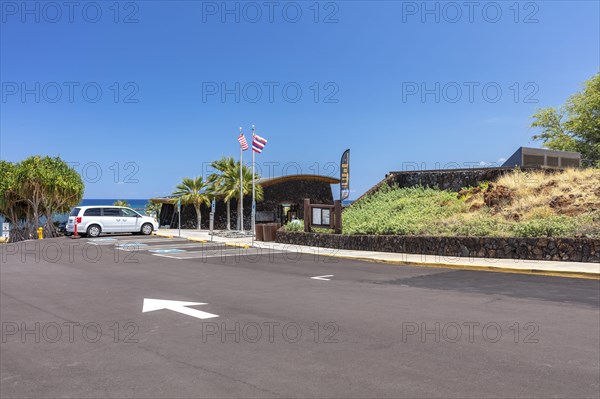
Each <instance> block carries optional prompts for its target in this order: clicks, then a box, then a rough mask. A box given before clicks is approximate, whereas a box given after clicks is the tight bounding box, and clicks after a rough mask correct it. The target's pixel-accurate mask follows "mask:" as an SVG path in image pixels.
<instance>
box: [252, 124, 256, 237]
mask: <svg viewBox="0 0 600 399" xmlns="http://www.w3.org/2000/svg"><path fill="white" fill-rule="evenodd" d="M252 141H253V142H254V125H252ZM255 153H256V152H255V151H254V149H252V239H253V240H254V234H256V198H255V195H256V193H255V190H254V180H255V175H254V166H255V162H254V160H255V157H254V155H255Z"/></svg>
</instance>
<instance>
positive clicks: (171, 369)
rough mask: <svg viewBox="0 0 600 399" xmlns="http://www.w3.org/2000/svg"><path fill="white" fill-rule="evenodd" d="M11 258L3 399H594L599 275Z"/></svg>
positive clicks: (220, 248)
mask: <svg viewBox="0 0 600 399" xmlns="http://www.w3.org/2000/svg"><path fill="white" fill-rule="evenodd" d="M290 249H292V248H290ZM0 261H1V265H0V321H1V322H2V341H1V343H0V355H1V356H0V396H1V397H2V398H12V397H28V398H30V397H35V398H42V397H44V398H46V397H80V398H83V397H86V398H91V397H94V398H97V397H156V398H158V397H161V398H163V397H169V398H175V397H177V398H183V397H211V398H214V397H222V398H225V397H227V398H230V397H236V398H239V397H251V398H256V397H260V398H263V397H303V398H306V397H315V398H316V397H318V398H324V397H357V398H358V397H361V398H363V397H370V398H380V397H403V398H404V397H420V398H423V397H471V398H480V397H486V398H498V397H528V398H532V397H535V398H548V397H599V396H600V281H598V280H585V279H570V278H559V277H546V276H532V275H531V276H530V275H517V274H507V273H492V272H476V271H464V270H449V269H438V268H423V267H410V266H394V265H386V264H377V263H368V262H361V261H352V260H343V259H339V258H332V257H328V256H320V255H318V254H315V253H302V254H300V253H296V252H294V251H291V250H290V251H270V250H266V249H257V248H240V247H233V246H227V245H224V244H217V243H198V242H191V241H187V240H183V239H178V238H173V239H167V238H161V237H154V236H151V237H136V236H107V237H101V238H99V239H80V240H72V239H67V238H61V239H51V240H44V241H43V242H28V243H21V244H19V245H4V246H0Z"/></svg>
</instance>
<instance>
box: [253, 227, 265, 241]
mask: <svg viewBox="0 0 600 399" xmlns="http://www.w3.org/2000/svg"><path fill="white" fill-rule="evenodd" d="M264 226H265V225H264V224H257V225H256V226H255V228H256V231H255V232H254V234H255V235H256V237H255V239H256V241H264V237H265V235H264V231H265V230H264Z"/></svg>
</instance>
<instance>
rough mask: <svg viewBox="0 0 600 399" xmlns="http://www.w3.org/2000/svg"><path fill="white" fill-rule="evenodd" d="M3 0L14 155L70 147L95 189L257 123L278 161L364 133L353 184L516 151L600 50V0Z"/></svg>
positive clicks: (4, 121)
mask: <svg viewBox="0 0 600 399" xmlns="http://www.w3.org/2000/svg"><path fill="white" fill-rule="evenodd" d="M0 3H1V9H0V11H1V25H0V28H1V32H0V47H1V49H0V56H1V60H0V80H1V82H2V93H1V99H0V106H1V111H0V157H1V158H2V159H6V160H9V161H18V160H21V159H23V158H25V157H27V156H29V155H32V154H44V155H46V154H48V155H53V156H54V155H60V156H61V157H62V158H63V159H65V160H67V161H69V162H72V163H73V165H74V167H75V168H76V169H77V170H78V171H79V172H81V173H83V174H84V179H85V180H86V183H87V184H86V193H85V197H87V198H147V197H151V196H159V195H164V194H168V193H170V192H171V191H172V190H173V188H174V186H175V185H176V184H177V182H178V181H179V180H180V179H181V178H182V177H184V176H192V175H199V174H202V173H203V165H205V164H206V163H208V162H210V161H211V160H213V159H216V158H219V157H220V156H222V155H231V156H236V157H238V156H239V147H238V145H237V141H236V138H237V134H238V128H239V127H240V126H242V127H243V128H244V132H245V133H246V134H247V135H248V134H249V133H250V130H251V125H252V124H255V125H256V126H257V132H258V133H259V134H261V135H262V136H263V137H265V138H267V139H268V140H269V143H268V145H267V147H266V149H265V151H264V153H263V154H261V155H260V156H258V159H257V162H259V164H260V165H261V166H262V172H263V173H262V174H263V175H265V176H268V175H271V174H274V175H280V174H283V173H297V172H299V171H302V172H304V173H316V172H318V173H320V174H335V175H338V174H339V171H338V170H337V168H338V163H339V159H340V156H341V154H342V152H343V151H344V150H345V149H346V148H350V149H351V186H352V187H351V188H352V193H351V198H355V197H357V196H359V195H360V194H362V193H363V192H364V191H365V190H367V189H368V188H370V187H371V186H372V185H373V184H375V183H377V182H378V181H379V180H381V178H383V177H384V175H385V174H386V173H387V172H389V171H391V170H402V169H411V168H412V169H414V168H415V167H420V168H440V167H453V166H454V167H456V166H474V165H478V164H479V163H480V162H499V160H501V158H508V156H510V155H511V154H512V152H513V151H514V150H515V149H516V148H517V147H519V146H522V145H533V146H538V145H539V144H538V143H532V142H531V140H530V136H531V135H532V134H533V133H534V132H533V131H531V130H529V129H528V125H529V123H530V120H529V116H530V115H531V114H532V113H533V112H534V111H535V109H536V108H538V107H543V106H557V105H560V104H562V103H563V102H564V101H565V99H566V98H567V97H568V96H569V95H570V94H572V93H574V92H575V91H577V90H578V89H579V88H580V87H581V84H582V82H583V81H585V80H586V79H589V78H590V77H591V76H592V75H594V74H595V73H597V71H598V67H599V65H600V43H599V41H600V39H599V37H600V31H599V20H600V9H599V3H598V2H596V1H540V2H518V3H515V2H514V1H509V2H473V3H470V4H472V5H471V6H468V5H465V2H435V1H430V2H427V3H424V2H401V1H398V2H392V1H368V2H367V1H339V2H320V3H315V2H313V1H309V2H286V1H275V2H271V3H265V2H263V1H260V2H227V3H224V2H221V1H219V2H206V1H205V2H201V1H169V2H163V1H140V2H120V3H118V4H117V7H115V2H113V1H108V2H104V1H97V2H85V1H82V2H78V3H77V5H74V6H72V8H69V7H70V6H66V5H64V3H63V2H37V1H29V2H27V3H23V2H20V1H18V2H13V1H2V2H0ZM268 4H270V5H268ZM515 4H516V5H515ZM469 7H470V8H469ZM258 12H260V13H258ZM36 82H37V83H36ZM36 84H39V85H36ZM224 90H225V91H224ZM300 92H301V95H299V93H300ZM98 93H101V94H100V95H99V94H98ZM250 156H251V154H250V152H249V151H248V152H246V153H245V161H249V160H250Z"/></svg>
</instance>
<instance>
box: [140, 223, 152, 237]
mask: <svg viewBox="0 0 600 399" xmlns="http://www.w3.org/2000/svg"><path fill="white" fill-rule="evenodd" d="M152 230H154V227H152V225H151V224H150V223H144V224H143V225H142V230H141V233H142V234H143V235H145V236H149V235H150V234H152Z"/></svg>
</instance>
